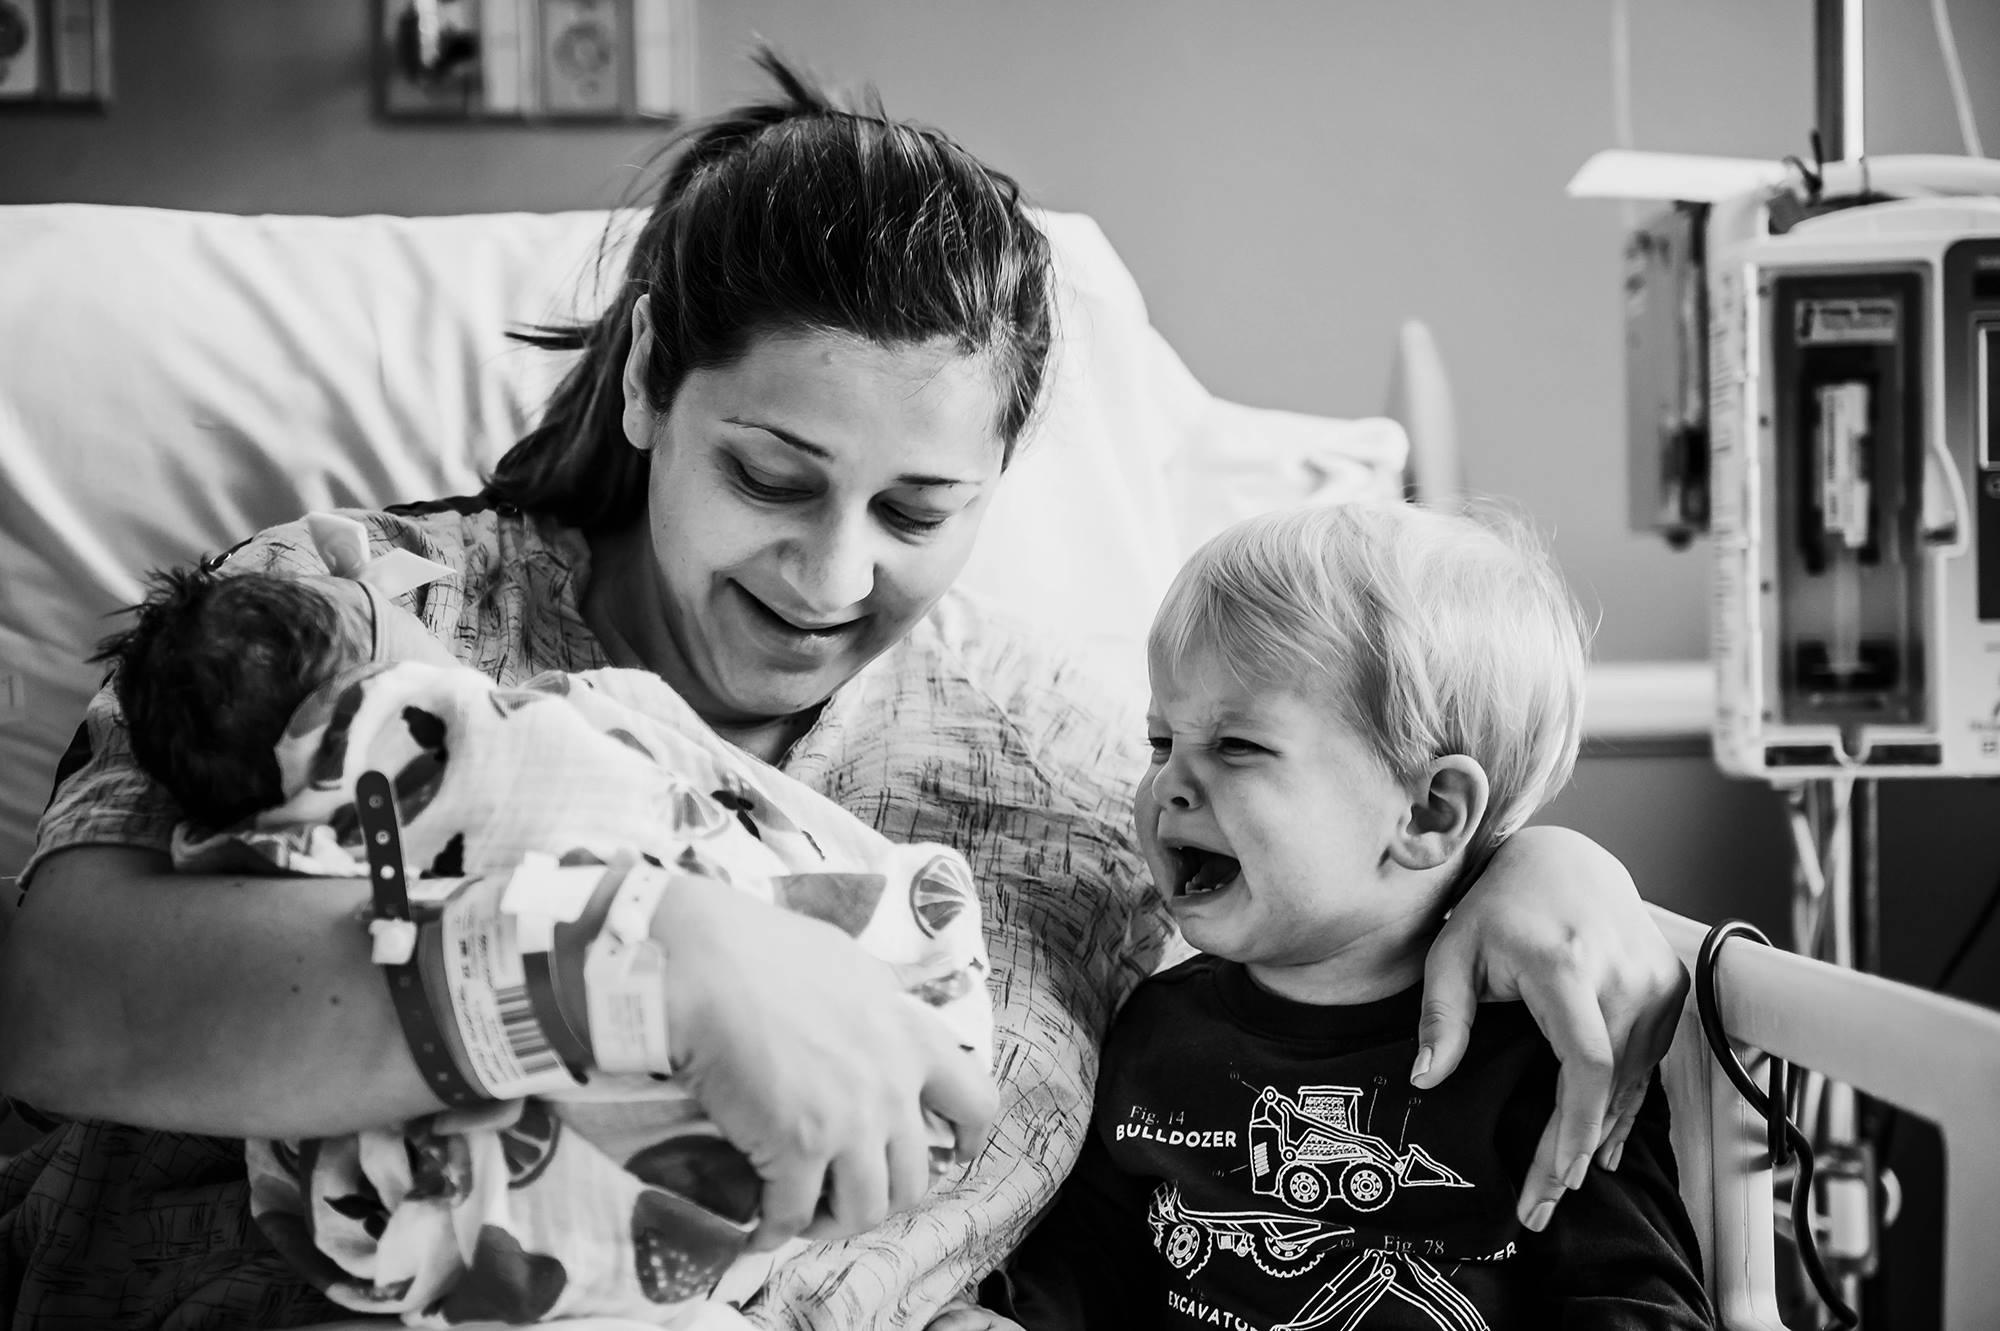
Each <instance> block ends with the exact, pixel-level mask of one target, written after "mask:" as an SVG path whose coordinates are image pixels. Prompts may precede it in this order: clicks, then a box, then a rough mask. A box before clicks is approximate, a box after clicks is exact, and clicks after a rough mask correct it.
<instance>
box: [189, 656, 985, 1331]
mask: <svg viewBox="0 0 2000 1331" xmlns="http://www.w3.org/2000/svg"><path fill="white" fill-rule="evenodd" d="M278 760H279V768H280V772H281V774H282V778H283V788H284V789H285V791H286V792H287V798H286V800H285V802H284V803H283V804H282V805H281V806H280V807H278V808H276V809H273V810H270V811H268V812H266V813H264V814H260V815H258V816H257V817H256V818H255V819H254V820H253V821H252V822H251V824H250V825H248V826H245V827H240V828H237V829H233V830H231V831H229V832H226V833H222V834H219V835H204V834H200V833H198V832H197V831H195V830H194V829H183V833H182V834H181V835H180V836H178V837H177V839H176V844H175V859H176V863H177V864H178V865H179V866H180V867H183V868H186V869H192V870H210V871H213V870H220V869H238V870H240V869H243V868H246V867H260V868H266V869H276V870H286V871H291V872H296V873H304V874H311V875H322V876H330V875H357V874H361V873H365V871H366V870H365V861H364V856H363V851H362V849H361V842H360V836H359V831H358V828H357V825H356V819H355V815H354V806H353V793H354V781H355V779H356V778H357V777H358V776H359V775H360V774H361V773H362V772H364V771H367V770H370V769H373V770H377V771H381V772H383V773H385V774H386V775H388V776H389V777H390V779H391V781H392V783H393V786H394V789H395V791H396V796H397V804H398V807H399V813H400V817H401V820H402V824H403V833H402V839H403V849H404V858H405V862H406V864H407V865H408V867H409V870H410V873H411V875H412V878H413V883H412V893H413V895H417V894H420V893H422V892H423V890H424V889H425V887H426V882H425V881H424V880H422V879H419V878H417V877H416V876H417V875H420V874H428V875H432V876H433V877H432V879H431V880H430V885H431V886H432V889H433V891H440V890H442V888H441V887H440V886H439V885H440V884H455V883H456V882H458V881H459V878H460V876H464V875H480V874H493V875H506V874H509V873H511V872H512V871H513V870H514V869H515V868H516V867H517V865H519V863H520V862H521V860H522V859H523V857H524V856H528V855H535V854H568V855H570V856H571V858H574V857H575V853H577V852H581V853H583V854H584V855H585V856H590V855H595V856H596V857H598V858H601V859H605V860H610V859H611V858H612V857H613V856H614V855H615V854H617V853H619V852H638V853H641V854H645V855H650V856H652V857H653V858H655V859H656V860H658V861H659V862H660V863H662V864H666V865H673V864H675V863H676V862H683V863H686V862H689V861H685V860H683V856H685V855H687V854H689V852H690V850H692V852H693V854H694V855H695V856H696V857H697V858H698V860H699V862H700V863H701V864H702V865H703V867H704V869H705V870H706V871H707V873H708V874H709V875H710V876H711V877H714V878H716V879H718V880H720V881H723V882H726V883H727V884H729V885H730V886H731V887H733V888H734V889H735V890H740V891H746V892H752V893H756V894H758V895H760V896H762V897H764V898H765V899H767V900H770V901H773V902H774V903H776V904H778V905H780V906H782V907H785V908H788V909H792V910H797V911H801V912H804V913H808V914H811V915H814V916H816V917H818V918H821V919H824V920H827V921H828V922H829V923H832V924H834V925H836V926H838V927H839V928H841V929H843V930H844V931H845V932H847V933H848V934H850V935H852V936H853V937H854V938H856V939H857V940H858V941H859V942H860V943H861V944H862V945H863V946H864V947H866V948H868V949H869V950H870V951H872V952H873V953H874V954H875V955H877V956H879V957H881V958H882V959H883V960H884V961H886V962H888V963H889V964H890V965H891V966H892V967H893V968H894V970H895V972H896V974H897V976H898V977H899V979H900V980H901V982H902V984H903V986H904V987H905V988H906V989H907V990H908V991H909V992H910V993H911V994H912V996H913V1000H914V1001H920V1002H922V1003H924V1004H926V1005H928V1006H929V1007H930V1008H931V1009H933V1010H934V1011H935V1013H936V1016H937V1019H938V1020H939V1021H942V1022H944V1023H946V1024H947V1026H948V1027H949V1029H950V1030H951V1031H952V1033H953V1034H954V1036H955V1037H956V1038H957V1039H958V1041H959V1043H960V1044H961V1045H962V1046H963V1047H964V1048H965V1049H966V1050H967V1057H968V1058H975V1059H978V1060H980V1061H981V1063H982V1065H990V1063H991V1059H992V1036H993V1032H992V1012H991V1006H990V1001H989V999H988V996H987V991H986V985H985V978H986V973H987V961H986V953H985V945H984V942H983V940H982V937H981V933H980V925H979V912H978V900H977V895H976V892H975V890H974V886H973V883H972V880H971V874H970V871H969V870H968V869H967V867H966V865H965V863H964V861H963V860H962V859H961V858H960V857H959V856H958V854H957V853H956V852H955V851H953V850H951V849H949V848H947V847H943V846H938V845H897V844H895V843H892V842H890V841H888V840H886V839H885V838H883V837H882V836H880V835H879V834H878V833H876V832H875V831H874V830H873V829H871V828H868V827H866V826H865V825H863V824H862V823H860V822H859V821H858V820H856V819H855V818H854V817H853V816H852V815H850V814H848V813H847V812H845V811H844V810H842V809H840V808H839V807H838V806H836V805H834V804H833V803H831V802H830V801H828V800H826V799H825V798H823V797H821V796H819V795H817V794H815V793H814V792H812V791H811V790H808V789H807V788H805V787H804V786H801V785H799V784H798V783H797V782H794V781H792V780H790V779H789V778H787V777H785V776H784V775H782V774H781V773H778V772H777V771H775V770H774V769H772V768H769V767H767V766H765V765H764V764H761V763H758V762H757V761H756V760H754V759H752V758H750V757H749V756H748V755H746V754H744V753H743V752H741V751H740V750H738V749H736V748H735V747H733V746H732V745H730V744H728V743H727V742H726V741H724V740H723V739H721V738H720V737H719V736H717V735H716V734H715V733H714V732H713V731H712V730H710V729H709V728H708V726H707V725H706V724H705V723H703V722H702V721H701V719H700V718H699V717H698V716H696V715H695V714H694V712H693V711H692V709H690V708H689V707H688V706H687V704H686V703H685V702H684V701H683V700H682V699H681V698H680V697H679V696H678V695H676V694H674V693H673V692H672V690H670V689H669V688H668V687H667V686H666V685H665V684H664V683H663V682H662V681H660V680H659V679H658V678H657V677H655V676H652V675H650V674H646V673H644V672H639V671H626V670H602V671H593V672H588V673H585V674H579V675H545V676H540V677H538V678H537V679H535V680H532V681H530V682H529V683H528V684H527V685H526V686H524V687H521V688H499V687H497V686H495V685H494V684H493V683H492V682H491V681H490V680H488V679H487V678H486V677H485V676H483V675H481V674H479V673H478V672H476V671H472V670H456V669H445V668H438V667H434V666H428V665H418V664H408V663H406V664H402V665H393V666H381V665H376V666H370V667H364V668H362V669H361V670H358V671H356V672H353V673H352V674H350V675H347V676H344V677H343V678H342V679H341V680H339V681H336V682H335V684H333V685H331V686H329V687H328V688H326V689H323V690H321V691H320V692H319V693H318V694H316V695H314V697H313V698H312V699H310V700H309V701H308V702H307V703H306V704H305V705H304V706H302V707H301V708H300V709H299V712H298V714H297V715H296V716H295V717H294V719H293V722H292V724H291V726H290V727H289V729H288V731H287V733H286V735H285V737H284V739H283V740H282V742H281V743H280V745H279V751H278ZM716 890H729V888H723V887H718V888H717V889H716ZM756 982H757V977H756V976H745V977H744V983H745V984H754V983H756ZM933 1126H934V1127H935V1128H937V1129H938V1133H939V1135H938V1138H937V1148H938V1152H942V1151H945V1150H947V1149H948V1148H949V1146H950V1143H951V1134H950V1132H949V1128H948V1125H945V1124H943V1123H941V1122H934V1124H933ZM247 1149H248V1162H249V1172H250V1181H251V1206H252V1211H253V1213H254V1214H255V1215H256V1216H257V1219H258V1223H259V1224H260V1225H261V1226H262V1227H263V1229H264V1230H265V1232H266V1233H267V1234H268V1235H269V1236H270V1237H271V1239H272V1240H273V1242H274V1243H275V1244H276V1245H277V1246H278V1247H279V1249H280V1250H281V1251H282V1252H284V1253H285V1255H286V1256H287V1258H288V1259H289V1260H291V1261H292V1262H293V1263H294V1264H295V1265H297V1266H298V1267H299V1268H300V1269H301V1270H302V1271H304V1272H305V1273H306V1274H307V1276H308V1277H309V1278H311V1279H312V1280H313V1281H314V1282H315V1283H316V1284H318V1285H319V1286H320V1287H321V1288H322V1289H324V1290H325V1291H326V1293H327V1294H328V1296H329V1297H330V1298H332V1299H333V1300H334V1301H335V1302H337V1303H339V1304H341V1305H342V1306H344V1307H348V1308H352V1309H355V1310H357V1311H364V1312H370V1313H395V1314H400V1315H401V1317H402V1319H403V1320H404V1321H405V1322H406V1323H409V1324H411V1325H417V1326H450V1325H453V1324H456V1323H461V1322H466V1321H471V1320H475V1319H499V1320H505V1321H512V1322H532V1321H539V1320H545V1319H550V1318H560V1317H566V1316H578V1315H583V1314H593V1313H594V1314H616V1315H622V1316H626V1317H635V1318H641V1319H644V1320H647V1321H651V1322H656V1323H659V1324H662V1325H691V1324H692V1322H693V1320H694V1319H695V1318H697V1317H701V1318H704V1319H706V1318H712V1317H714V1316H715V1315H717V1314H719V1313H724V1312H725V1311H726V1310H725V1309H723V1308H721V1307H720V1306H719V1305H720V1303H721V1302H725V1301H726V1302H740V1301H742V1300H743V1299H744V1298H746V1297H748V1296H750V1295H752V1294H754V1292H755V1290H756V1289H757V1288H758V1287H759V1286H760V1284H761V1283H762V1280H763V1278H764V1276H765V1275H766V1274H767V1273H768V1272H769V1270H770V1269H771V1267H772V1265H773V1263H774V1262H775V1261H782V1260H783V1259H784V1256H785V1255H786V1252H787V1251H790V1250H785V1249H781V1250H780V1251H779V1252H778V1253H776V1254H766V1255H762V1256H759V1257H752V1256H749V1255H747V1254H744V1253H743V1251H742V1244H743V1240H744V1238H745V1236H747V1233H748V1231H749V1229H750V1228H751V1227H752V1222H753V1220H754V1209H755V1205H756V1199H757V1195H758V1188H759V1180H758V1178H757V1176H756V1175H755V1173H754V1172H753V1171H752V1170H751V1169H750V1167H749V1165H748V1163H747V1161H745V1160H744V1159H743V1157H742V1156H741V1154H740V1153H739V1152H737V1151H736V1150H735V1148H734V1147H732V1146H730V1145H729V1144H728V1143H727V1142H726V1141H724V1140H722V1139H721V1137H720V1136H719V1134H718V1133H717V1132H716V1130H715V1128H714V1127H713V1125H712V1124H710V1123H708V1122H707V1120H706V1119H705V1118H704V1117H703V1115H702V1114H701V1112H700V1110H699V1109H698V1107H697V1106H696V1105H695V1104H694V1103H693V1101H692V1100H691V1099H690V1098H689V1097H688V1096H687V1095H686V1094H685V1093H684V1092H682V1091H680V1090H678V1089H677V1088H676V1087H675V1086H674V1085H673V1084H672V1082H671V1081H661V1080H658V1079H655V1078H651V1077H647V1076H643V1075H640V1076H623V1077H617V1076H602V1075H593V1076H592V1077H591V1078H590V1081H589V1084H588V1085H586V1086H582V1087H578V1088H576V1089H575V1090H574V1091H571V1092H564V1093H561V1094H559V1095H555V1096H552V1097H550V1098H547V1099H538V1098H531V1099H528V1100H524V1101H513V1102H510V1103H507V1104H503V1105H496V1106H494V1107H493V1108H492V1109H491V1110H482V1111H475V1112H471V1113H467V1112H458V1113H448V1114H439V1115H436V1116H434V1117H431V1118H428V1119H423V1120H417V1121H413V1122H411V1123H408V1124H405V1125H403V1127H402V1128H401V1129H399V1130H387V1131H373V1132H363V1133H358V1134H355V1135H352V1136H347V1137H338V1138H328V1139H319V1140H311V1141H297V1142H276V1141H253V1142H251V1143H249V1145H248V1148H247ZM703 1324H704V1325H706V1324H709V1323H708V1322H707V1321H704V1323H703Z"/></svg>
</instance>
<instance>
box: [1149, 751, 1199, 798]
mask: <svg viewBox="0 0 2000 1331" xmlns="http://www.w3.org/2000/svg"><path fill="white" fill-rule="evenodd" d="M1153 796H1154V798H1155V799H1157V800H1159V802H1160V803H1161V804H1163V805H1165V806H1167V807H1168V808H1172V809H1192V808H1195V807H1196V806H1197V805H1199V804H1200V803H1201V788H1200V787H1199V786H1198V785H1197V784H1196V783H1195V780H1194V775H1193V773H1191V772H1190V771H1188V765H1187V762H1186V760H1185V759H1183V758H1181V757H1179V756H1178V755H1169V756H1168V758H1167V761H1166V763H1165V764H1164V765H1162V766H1161V768H1160V775H1159V777H1158V778H1157V779H1156V780H1155V781H1154V782H1153Z"/></svg>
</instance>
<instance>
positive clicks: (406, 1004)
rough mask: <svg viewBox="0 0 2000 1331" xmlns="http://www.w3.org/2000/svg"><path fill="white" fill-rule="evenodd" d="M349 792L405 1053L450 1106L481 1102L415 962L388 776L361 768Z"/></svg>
mask: <svg viewBox="0 0 2000 1331" xmlns="http://www.w3.org/2000/svg"><path fill="white" fill-rule="evenodd" d="M354 794H355V808H356V811H357V813H358V815H359V820H360V824H361V835H362V838H363V843H364V845H365V846H366V849H367V856H368V881H369V887H370V891H371V894H372V896H373V899H374V907H375V916H374V919H373V920H371V921H370V922H369V926H368V929H369V933H370V934H371V935H373V937H374V940H375V943H374V956H375V961H376V964H377V965H380V966H382V968H383V974H384V976H385V978H387V980H388V982H389V1000H390V1002H391V1004H392V1005H393V1006H394V1007H395V1009H396V1016H397V1019H398V1020H399V1021H401V1023H402V1026H403V1040H404V1042H405V1043H407V1044H408V1045H409V1047H410V1057H411V1058H412V1059H413V1060H414V1061H415V1062H416V1065H417V1072H418V1074H419V1075H421V1076H422V1077H423V1079H424V1084H425V1085H426V1086H428V1087H430V1090H431V1094H433V1095H435V1096H437V1098H438V1099H440V1100H442V1101H443V1102H444V1103H445V1104H447V1105H450V1106H451V1107H453V1108H455V1109H463V1108H466V1107H468V1106H471V1105H477V1104H483V1103H485V1102H487V1101H488V1100H489V1099H490V1098H492V1097H489V1096H487V1095H485V1094H483V1093H482V1092H481V1091H480V1090H479V1089H478V1088H476V1087H475V1086H474V1085H473V1084H472V1083H471V1082H470V1081H468V1080H467V1079H466V1076H465V1074H464V1073H463V1072H462V1071H461V1070H460V1069H459V1066H458V1063H457V1061H456V1060H455V1059H453V1057H452V1055H451V1046H450V1043H449V1042H448V1041H447V1040H446V1039H445V1036H444V1032H443V1031H442V1030H440V1029H439V1026H438V1021H437V1011H436V1009H435V1008H434V1007H433V1006H432V1005H431V999H430V995H429V993H428V992H427V990H426V988H425V985H424V979H423V973H422V970H421V969H420V968H419V966H418V965H417V953H418V950H419V947H420V943H421V939H420V934H419V926H418V924H417V922H416V921H415V920H414V919H413V918H412V916H411V912H410V893H409V885H408V883H407V882H406V881H405V878H404V871H403V842H402V834H401V830H400V828H399V827H398V826H397V822H396V801H395V797H394V795H393V794H392V793H391V788H390V785H389V779H388V778H387V777H386V776H383V775H382V774H381V773H380V772H363V773H362V774H361V776H360V777H359V779H357V780H356V781H355V783H354ZM385 940H386V946H385ZM403 944H407V947H404V946H402V945H403ZM398 953H400V955H398Z"/></svg>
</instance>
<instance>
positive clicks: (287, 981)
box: [0, 846, 440, 1137]
mask: <svg viewBox="0 0 2000 1331" xmlns="http://www.w3.org/2000/svg"><path fill="white" fill-rule="evenodd" d="M168 879H171V881H166V880H168ZM367 904H368V885H367V883H366V882H364V881H361V880H356V879H327V880H310V879H284V878H258V879H247V878H228V877H196V876H192V875H186V876H184V875H175V874H172V872H171V869H170V866H169V863H168V860H167V857H166V856H164V855H162V854H159V853H158V852H154V851H146V850H133V849H124V848H110V847H103V846H91V847H80V848H77V849H73V850H65V851H60V852H58V853H56V854H54V855H51V856H50V857H49V858H48V859H46V860H44V861H43V862H42V863H41V865H40V866H39V867H38V868H37V869H36V872H35V877H34V886H33V890H32V891H30V892H28V893H27V895H26V896H25V897H24V898H23V900H22V902H21V904H20V906H19V907H18V909H17V910H16V912H15V915H14V919H13V922H12V926H11V928H10V929H9V930H8V931H7V934H6V937H5V939H4V941H0V1012H4V1013H5V1014H6V1019H5V1020H4V1021H0V1091H4V1092H5V1093H6V1094H8V1095H11V1096H16V1097H18V1098H20V1099H22V1100H25V1101H27V1102H28V1103H29V1104H32V1105H35V1106H37V1107H39V1108H42V1109H46V1110H49V1111H51V1112H54V1113H59V1114H65V1115H70V1116H74V1117H90V1118H104V1119H110V1120H113V1121H116V1122H123V1123H133V1124H138V1125H141V1126H145V1127H155V1128H167V1129H177V1130H181V1131H187V1132H201V1133H211V1134H215V1135H219V1136H231V1137H251V1136H256V1137H299V1136H327V1135H332V1134H335V1133H342V1132H351V1131H356V1130H359V1129H362V1128H372V1127H380V1126H382V1125H383V1124H386V1123H391V1122H396V1121H400V1120H402V1119H405V1118H409V1117H413V1116H415V1115H418V1114H423V1113H429V1112H432V1111H434V1110H436V1109H438V1108H440V1105H439V1103H438V1101H437V1100H436V1099H434V1098H433V1097H432V1096H431V1094H430V1093H429V1092H428V1091H427V1090H426V1089H425V1088H424V1084H423V1081H422V1079H421V1078H420V1077H419V1076H418V1075H417V1071H416V1068H415V1065H414V1064H413V1063H412V1061H411V1059H410V1056H409V1052H408V1049H407V1048H406V1047H405V1045H404V1043H403V1035H402V1029H401V1026H400V1025H399V1023H398V1022H397V1019H396V1015H395V1011H394V1009H393V1008H392V1007H391V1006H390V1003H389V991H388V987H387V986H386V985H385V984H384V983H383V980H382V976H381V973H380V971H379V970H378V969H377V968H376V967H375V966H374V965H372V964H371V963H370V961H369V958H368V935H367V933H366V931H365V929H364V927H363V923H362V921H363V919H364V912H365V910H366V908H367Z"/></svg>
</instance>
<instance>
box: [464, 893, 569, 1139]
mask: <svg viewBox="0 0 2000 1331" xmlns="http://www.w3.org/2000/svg"><path fill="white" fill-rule="evenodd" d="M499 904H500V893H499V884H498V883H496V882H493V881H491V880H485V881H482V880H477V879H475V880H472V881H470V882H468V883H467V884H466V886H465V888H464V889H463V890H461V891H459V892H458V893H456V894H454V895H453V897H452V899H451V900H450V901H449V902H448V903H447V904H446V906H445V909H444V914H443V918H442V920H441V921H440V923H441V927H442V931H443V942H444V947H443V963H444V965H443V970H444V981H445V986H446V989H447V992H448V993H449V995H450V998H451V1009H452V1016H453V1018H454V1019H455V1022H456V1024H457V1027H458V1034H459V1039H460V1043H461V1045H462V1047H463V1050H464V1064H465V1066H464V1071H465V1072H466V1073H467V1074H468V1078H469V1079H470V1080H471V1081H473V1082H475V1083H477V1084H478V1085H479V1086H480V1088H481V1089H483V1090H484V1091H485V1093H486V1094H487V1095H488V1096H490V1097H492V1098H493V1099H495V1100H513V1099H518V1098H520V1097H522V1096H527V1095H546V1094H550V1093H553V1092H558V1091H565V1090H569V1089H571V1088H572V1087H574V1086H575V1085H576V1079H575V1078H574V1077H572V1076H571V1075H570V1073H569V1070H568V1069H567V1068H565V1067H564V1066H563V1062H562V1059H561V1058H560V1057H559V1056H558V1055H557V1053H556V1051H555V1048H554V1046H553V1044H552V1043H551V1042H550V1040H549V1037H548V1033H547V1032H546V1031H545V1030H544V1029H543V1027H542V1023H541V1021H540V1019H539V1018H538V1017H537V1016H536V1014H535V1006H534V1002H533V1000H532V999H531V998H530V997H529V989H528V984H527V975H526V972H525V970H524V969H523V966H522V961H521V946H520V939H519V937H518V936H517V934H516V930H515V922H514V919H513V917H511V916H509V915H505V914H503V913H501V911H500V909H499Z"/></svg>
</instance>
